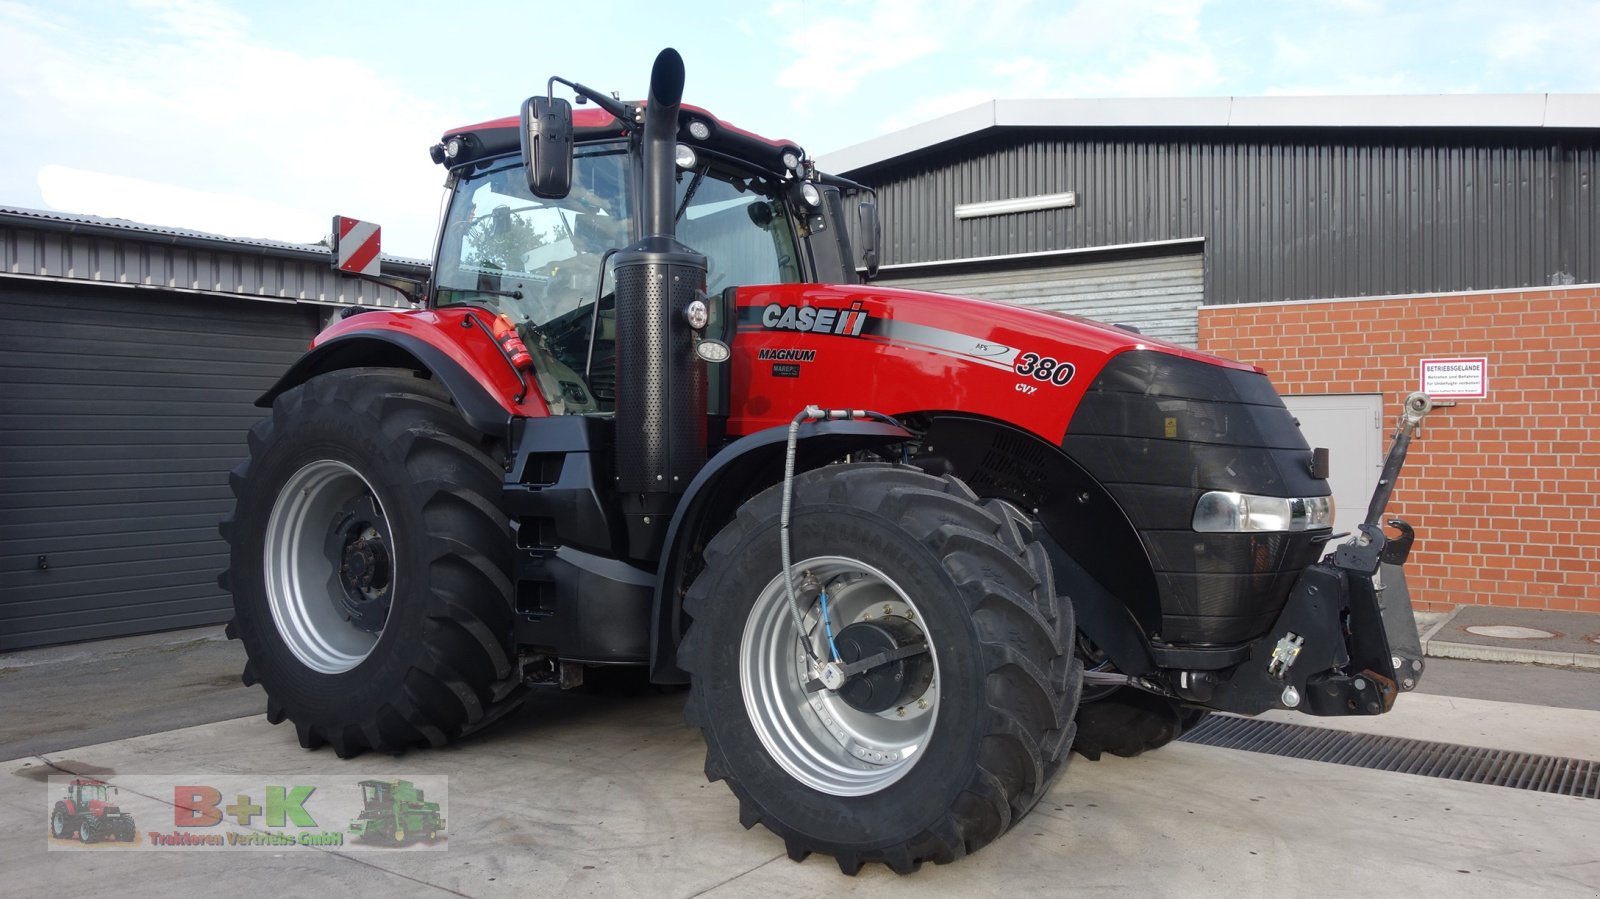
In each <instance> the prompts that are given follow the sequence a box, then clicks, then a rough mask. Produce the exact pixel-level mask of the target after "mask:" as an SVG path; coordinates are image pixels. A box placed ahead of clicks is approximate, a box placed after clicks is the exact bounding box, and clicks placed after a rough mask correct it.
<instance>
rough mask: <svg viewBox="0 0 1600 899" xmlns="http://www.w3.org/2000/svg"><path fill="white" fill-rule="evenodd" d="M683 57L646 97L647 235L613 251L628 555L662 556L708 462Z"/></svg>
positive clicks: (660, 65)
mask: <svg viewBox="0 0 1600 899" xmlns="http://www.w3.org/2000/svg"><path fill="white" fill-rule="evenodd" d="M683 76H684V72H683V58H682V57H681V56H679V55H678V52H677V51H676V50H673V49H671V48H668V49H666V50H663V51H661V55H659V56H657V57H656V62H655V66H654V68H653V69H652V70H651V72H650V96H649V100H648V101H647V103H646V105H645V113H644V137H643V146H642V152H643V163H644V165H643V168H644V184H643V189H642V191H641V199H642V203H641V209H640V216H641V219H640V220H641V234H642V237H641V239H640V241H639V242H638V243H636V244H634V245H632V246H630V247H627V248H626V249H624V250H622V251H621V252H619V253H617V254H616V256H615V257H614V258H615V260H616V285H617V287H616V297H617V353H616V365H617V382H616V383H617V405H616V416H615V422H616V472H617V490H618V492H619V494H620V499H621V502H622V506H623V513H624V516H625V520H626V523H627V528H628V544H629V552H628V554H629V556H631V557H633V558H636V559H654V558H656V557H657V556H658V555H659V553H660V550H661V543H662V540H663V538H664V537H665V534H666V526H667V523H668V521H669V520H670V519H671V517H672V510H673V508H674V507H675V506H676V504H677V499H678V497H679V496H681V495H682V493H683V491H684V489H685V488H686V487H688V485H689V482H690V480H692V479H693V478H694V476H695V474H697V473H698V472H699V471H700V469H701V467H703V466H704V465H705V461H706V371H705V364H704V363H703V362H701V361H700V359H699V358H698V357H697V356H696V355H695V352H694V336H695V335H694V332H693V329H691V328H690V327H689V323H688V320H687V319H686V317H685V312H686V311H687V309H688V307H689V305H690V304H691V303H693V302H694V301H695V300H697V299H701V298H702V297H704V295H705V286H706V268H707V263H706V257H705V256H702V255H701V254H699V253H696V252H695V251H694V250H692V249H690V248H689V247H686V246H684V245H683V244H682V243H679V242H678V240H677V238H676V237H675V236H674V233H673V232H674V231H675V226H676V216H677V202H676V197H677V190H676V185H677V162H676V151H677V142H678V107H679V103H680V102H681V101H682V99H683Z"/></svg>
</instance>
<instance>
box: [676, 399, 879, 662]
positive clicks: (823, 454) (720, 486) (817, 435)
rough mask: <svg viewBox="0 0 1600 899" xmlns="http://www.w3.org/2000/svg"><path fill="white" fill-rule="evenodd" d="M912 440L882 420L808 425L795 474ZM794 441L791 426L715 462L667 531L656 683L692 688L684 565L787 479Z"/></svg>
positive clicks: (737, 446) (742, 444)
mask: <svg viewBox="0 0 1600 899" xmlns="http://www.w3.org/2000/svg"><path fill="white" fill-rule="evenodd" d="M910 438H911V433H910V432H909V431H907V430H905V429H904V428H900V427H897V426H895V425H890V424H884V423H882V422H876V421H828V422H820V423H813V424H807V425H802V426H801V428H800V437H799V443H798V444H797V445H796V453H795V471H796V473H798V472H802V471H809V470H811V469H813V468H818V467H821V466H823V465H826V464H828V463H829V462H832V461H833V460H835V459H838V458H839V457H841V456H844V455H846V454H849V453H853V452H857V451H859V450H864V449H871V448H874V447H881V446H889V445H891V444H895V443H899V442H901V441H903V440H908V439H910ZM788 440H789V428H788V427H787V426H782V427H773V428H767V429H765V430H762V431H757V432H756V433H754V434H750V435H749V436H746V437H743V438H740V439H739V440H736V441H734V442H733V443H731V444H729V445H728V446H727V447H725V448H723V450H722V451H721V452H719V453H717V454H716V455H715V456H713V457H712V458H711V461H709V462H707V463H706V465H705V467H704V468H702V469H700V473H699V474H698V475H696V476H695V478H694V480H693V481H691V482H690V483H689V487H688V490H687V491H685V493H684V495H683V499H682V500H680V501H679V503H678V508H677V511H676V512H674V513H673V516H672V522H671V524H670V525H668V527H667V536H666V542H665V544H664V545H663V548H662V556H661V568H660V576H659V577H658V578H657V580H656V591H655V599H654V601H653V602H652V604H651V619H650V679H651V680H652V681H654V682H656V683H660V684H681V683H688V681H689V675H688V674H687V673H686V672H684V671H683V670H682V669H681V668H679V667H678V643H679V642H680V641H681V640H682V639H683V633H682V626H683V615H682V607H683V592H684V590H685V589H686V587H687V586H688V585H687V582H686V581H685V564H684V563H685V561H686V560H687V559H688V557H690V556H697V555H699V553H700V551H701V550H702V549H703V548H704V547H705V544H706V543H707V542H709V541H710V540H711V538H712V537H714V536H715V535H716V533H717V531H719V530H721V529H722V526H723V525H724V524H726V523H727V522H729V521H731V520H732V519H733V515H734V513H735V512H737V511H738V509H739V507H740V506H741V505H744V503H745V501H746V500H748V499H749V498H750V497H752V496H754V495H755V494H757V493H759V492H761V491H762V490H764V489H766V488H767V487H770V486H772V485H773V484H776V483H778V482H780V481H782V480H783V461H784V454H785V449H786V447H787V444H788Z"/></svg>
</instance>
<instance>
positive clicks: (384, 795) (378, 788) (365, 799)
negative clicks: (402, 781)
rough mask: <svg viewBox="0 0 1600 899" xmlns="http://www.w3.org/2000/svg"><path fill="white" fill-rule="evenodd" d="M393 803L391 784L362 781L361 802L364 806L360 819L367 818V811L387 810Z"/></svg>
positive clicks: (378, 781)
mask: <svg viewBox="0 0 1600 899" xmlns="http://www.w3.org/2000/svg"><path fill="white" fill-rule="evenodd" d="M393 801H394V785H393V784H390V783H388V782H387V781H382V780H363V781H362V782H361V802H362V805H363V806H364V810H363V812H362V817H367V811H371V810H373V809H377V808H387V807H388V806H389V805H390V804H391V803H392V802H393Z"/></svg>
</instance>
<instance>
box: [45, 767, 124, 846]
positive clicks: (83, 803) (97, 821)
mask: <svg viewBox="0 0 1600 899" xmlns="http://www.w3.org/2000/svg"><path fill="white" fill-rule="evenodd" d="M117 792H118V790H117V788H116V787H113V786H110V785H108V784H106V783H105V782H103V781H98V780H87V779H84V778H81V777H80V778H74V779H73V781H72V782H71V783H69V784H67V797H66V798H65V799H58V800H56V806H55V808H54V809H52V810H51V811H50V835H51V836H52V837H55V838H56V839H58V840H68V839H71V838H72V837H74V836H76V837H77V838H78V840H79V841H80V842H84V843H98V842H100V841H101V840H106V839H111V840H120V841H122V842H125V843H131V842H133V839H134V835H135V834H136V833H137V832H138V831H137V830H136V828H135V827H134V824H133V816H132V815H130V814H128V813H127V812H124V811H123V810H122V809H121V808H119V807H117V806H115V805H112V804H111V796H112V795H114V794H116V793H117Z"/></svg>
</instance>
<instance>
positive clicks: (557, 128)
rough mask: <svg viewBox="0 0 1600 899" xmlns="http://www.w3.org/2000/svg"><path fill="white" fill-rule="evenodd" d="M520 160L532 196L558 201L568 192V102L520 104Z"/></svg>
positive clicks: (541, 99) (537, 99) (532, 100)
mask: <svg viewBox="0 0 1600 899" xmlns="http://www.w3.org/2000/svg"><path fill="white" fill-rule="evenodd" d="M522 161H523V163H524V164H525V165H526V166H527V169H528V189H529V190H531V191H533V195H534V196H536V197H544V198H545V199H547V200H559V199H561V198H562V197H565V196H566V195H567V194H568V193H570V192H571V191H572V104H571V103H568V102H567V101H566V100H562V99H560V98H557V97H529V98H528V99H527V100H525V101H523V104H522Z"/></svg>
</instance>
